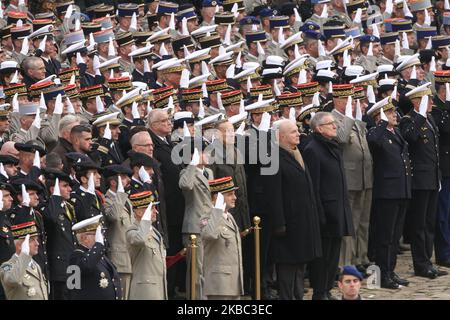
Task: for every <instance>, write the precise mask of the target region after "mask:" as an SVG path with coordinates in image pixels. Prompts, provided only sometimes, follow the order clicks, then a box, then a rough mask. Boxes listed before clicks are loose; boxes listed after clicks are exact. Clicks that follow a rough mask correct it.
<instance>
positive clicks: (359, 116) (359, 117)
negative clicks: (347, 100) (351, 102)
mask: <svg viewBox="0 0 450 320" xmlns="http://www.w3.org/2000/svg"><path fill="white" fill-rule="evenodd" d="M355 119H356V120H358V121H362V110H361V102H359V99H358V100H356V116H355Z"/></svg>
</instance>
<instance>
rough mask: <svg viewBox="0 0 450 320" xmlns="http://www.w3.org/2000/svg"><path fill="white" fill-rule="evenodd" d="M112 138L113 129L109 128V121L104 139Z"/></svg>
mask: <svg viewBox="0 0 450 320" xmlns="http://www.w3.org/2000/svg"><path fill="white" fill-rule="evenodd" d="M111 138H112V134H111V129H110V128H109V122H107V123H106V128H105V132H104V133H103V139H107V140H111Z"/></svg>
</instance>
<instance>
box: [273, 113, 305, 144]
mask: <svg viewBox="0 0 450 320" xmlns="http://www.w3.org/2000/svg"><path fill="white" fill-rule="evenodd" d="M275 130H276V131H277V133H278V143H279V144H280V146H282V147H284V148H286V149H295V148H296V147H297V145H298V144H299V143H300V138H299V137H300V133H299V132H298V128H297V125H296V124H295V122H293V121H292V120H289V119H283V120H279V121H277V122H275Z"/></svg>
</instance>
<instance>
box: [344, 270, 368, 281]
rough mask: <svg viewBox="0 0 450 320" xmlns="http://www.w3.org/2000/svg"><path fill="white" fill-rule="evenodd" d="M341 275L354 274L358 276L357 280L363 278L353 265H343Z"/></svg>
mask: <svg viewBox="0 0 450 320" xmlns="http://www.w3.org/2000/svg"><path fill="white" fill-rule="evenodd" d="M342 275H343V276H346V275H348V276H354V277H356V278H358V279H359V281H362V280H363V279H364V278H363V276H362V274H361V272H359V271H358V270H357V269H356V268H355V267H354V266H344V270H342Z"/></svg>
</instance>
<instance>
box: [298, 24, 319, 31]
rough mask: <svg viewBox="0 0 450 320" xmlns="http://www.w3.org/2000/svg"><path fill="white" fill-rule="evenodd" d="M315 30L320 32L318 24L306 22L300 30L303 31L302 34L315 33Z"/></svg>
mask: <svg viewBox="0 0 450 320" xmlns="http://www.w3.org/2000/svg"><path fill="white" fill-rule="evenodd" d="M315 30H320V26H319V25H318V24H317V23H315V22H312V21H308V22H305V23H304V24H303V25H302V26H301V28H300V31H302V32H306V31H315Z"/></svg>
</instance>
